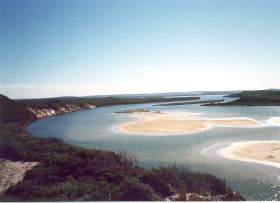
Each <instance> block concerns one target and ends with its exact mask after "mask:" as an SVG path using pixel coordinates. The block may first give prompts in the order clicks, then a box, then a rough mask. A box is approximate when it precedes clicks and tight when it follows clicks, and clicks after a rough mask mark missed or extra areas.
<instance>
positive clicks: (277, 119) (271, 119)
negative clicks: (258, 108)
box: [268, 117, 280, 125]
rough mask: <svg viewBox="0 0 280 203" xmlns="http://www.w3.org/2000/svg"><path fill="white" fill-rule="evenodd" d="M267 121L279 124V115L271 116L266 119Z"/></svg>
mask: <svg viewBox="0 0 280 203" xmlns="http://www.w3.org/2000/svg"><path fill="white" fill-rule="evenodd" d="M268 123H270V124H272V125H280V117H271V118H270V119H269V120H268Z"/></svg>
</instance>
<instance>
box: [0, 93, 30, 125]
mask: <svg viewBox="0 0 280 203" xmlns="http://www.w3.org/2000/svg"><path fill="white" fill-rule="evenodd" d="M34 119H35V116H34V115H33V114H32V113H31V112H29V111H28V110H27V109H26V108H25V107H24V106H23V105H21V104H18V103H17V102H15V101H13V100H11V99H9V98H8V97H6V96H4V95H2V94H0V123H10V122H24V121H30V120H34Z"/></svg>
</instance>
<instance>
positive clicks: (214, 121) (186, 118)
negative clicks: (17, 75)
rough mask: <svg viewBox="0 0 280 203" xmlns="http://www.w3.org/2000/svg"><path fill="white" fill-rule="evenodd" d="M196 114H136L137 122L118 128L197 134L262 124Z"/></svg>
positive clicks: (236, 118) (152, 132)
mask: <svg viewBox="0 0 280 203" xmlns="http://www.w3.org/2000/svg"><path fill="white" fill-rule="evenodd" d="M195 115H196V114H194V113H185V112H184V113H175V112H174V113H170V112H168V113H166V112H165V113H156V112H149V113H134V114H131V115H130V117H134V118H135V117H136V118H137V121H131V122H127V123H123V124H120V125H118V126H116V129H117V130H118V131H119V132H122V133H136V134H139V133H140V134H155V135H156V134H174V135H177V134H195V133H200V132H204V131H205V130H209V129H211V128H212V127H246V128H247V127H257V126H260V125H261V124H260V123H258V122H257V121H256V120H254V119H252V118H247V117H232V118H201V117H197V116H195Z"/></svg>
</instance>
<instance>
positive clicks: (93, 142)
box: [28, 95, 280, 200]
mask: <svg viewBox="0 0 280 203" xmlns="http://www.w3.org/2000/svg"><path fill="white" fill-rule="evenodd" d="M220 98H221V96H216V95H215V96H209V95H208V96H203V99H220ZM226 99H227V100H229V99H230V98H226ZM134 108H145V109H149V110H151V111H172V112H173V111H179V112H191V113H200V115H199V116H200V117H201V116H203V117H208V118H213V117H250V118H253V119H256V120H257V121H259V122H260V123H262V124H263V125H262V126H261V127H256V128H230V127H227V128H222V127H214V128H212V129H210V130H208V131H205V132H201V133H198V134H193V135H170V136H147V135H146V136H143V135H135V134H128V133H126V134H123V133H120V132H117V131H115V130H114V127H115V126H116V125H119V124H121V123H124V122H129V121H132V120H134V119H136V118H130V117H128V116H127V115H120V114H115V113H114V112H116V111H120V110H124V109H134ZM273 116H280V107H203V106H199V105H197V104H196V105H185V106H161V107H159V106H153V105H152V104H137V105H125V106H112V107H100V108H97V109H93V110H86V111H80V112H75V113H69V114H65V115H60V116H56V117H49V118H45V119H42V120H38V121H36V122H35V123H33V124H31V125H30V126H29V127H28V130H29V131H30V132H31V133H33V134H35V135H37V136H42V137H48V136H55V137H59V138H61V139H63V140H65V141H66V142H68V143H72V144H76V145H79V146H84V147H88V148H99V149H107V150H115V151H119V150H126V151H128V152H129V153H131V154H133V155H135V156H136V157H137V159H138V160H139V163H140V164H141V165H143V166H144V167H152V166H156V165H169V164H172V163H177V164H184V165H187V166H188V167H190V168H191V169H193V170H199V171H204V172H208V173H211V174H214V175H216V176H218V177H221V178H224V179H226V181H227V183H228V184H229V185H230V186H231V187H232V188H233V189H234V190H236V191H238V192H240V193H241V194H243V195H244V196H246V198H248V199H251V200H280V194H279V191H280V181H279V179H280V177H279V175H280V171H279V169H278V168H275V167H269V166H264V165H260V164H253V163H246V162H238V161H232V160H228V159H225V158H221V157H218V156H217V155H216V154H215V150H216V149H217V148H219V147H221V146H222V145H223V143H229V142H236V141H249V140H280V139H279V138H280V137H279V133H280V127H279V126H272V125H270V124H268V122H267V121H268V120H269V119H270V117H273ZM217 143H218V144H217ZM213 145H214V147H212V148H209V147H210V146H213Z"/></svg>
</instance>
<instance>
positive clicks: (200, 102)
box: [154, 99, 224, 106]
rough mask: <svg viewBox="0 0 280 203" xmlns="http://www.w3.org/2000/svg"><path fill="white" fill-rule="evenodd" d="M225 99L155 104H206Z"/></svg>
mask: <svg viewBox="0 0 280 203" xmlns="http://www.w3.org/2000/svg"><path fill="white" fill-rule="evenodd" d="M223 101H224V99H216V100H204V101H195V102H175V103H165V104H155V105H154V106H177V105H189V104H205V103H216V102H223Z"/></svg>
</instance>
